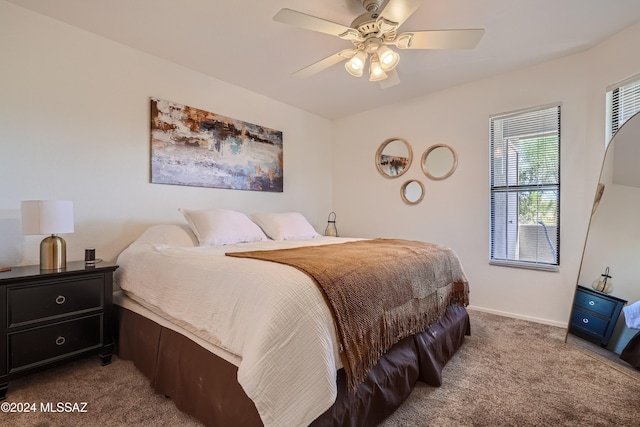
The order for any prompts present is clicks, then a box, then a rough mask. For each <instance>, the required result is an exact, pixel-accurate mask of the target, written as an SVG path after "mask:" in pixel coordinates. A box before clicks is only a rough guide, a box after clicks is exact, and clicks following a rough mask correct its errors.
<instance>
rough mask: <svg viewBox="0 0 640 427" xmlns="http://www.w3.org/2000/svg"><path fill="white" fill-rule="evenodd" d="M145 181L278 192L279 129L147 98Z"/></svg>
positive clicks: (280, 164) (280, 169)
mask: <svg viewBox="0 0 640 427" xmlns="http://www.w3.org/2000/svg"><path fill="white" fill-rule="evenodd" d="M151 182H152V183H158V184H175V185H188V186H194V187H214V188H230V189H235V190H255V191H272V192H282V191H283V185H282V184H283V175H282V132H281V131H277V130H273V129H269V128H266V127H264V126H259V125H255V124H251V123H247V122H243V121H240V120H236V119H231V118H228V117H224V116H221V115H219V114H214V113H210V112H208V111H204V110H199V109H197V108H193V107H189V106H187V105H181V104H177V103H175V102H170V101H165V100H162V99H158V98H151Z"/></svg>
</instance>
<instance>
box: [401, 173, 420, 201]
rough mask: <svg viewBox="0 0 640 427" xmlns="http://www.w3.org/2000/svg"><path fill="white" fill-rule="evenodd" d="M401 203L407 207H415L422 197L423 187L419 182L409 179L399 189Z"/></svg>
mask: <svg viewBox="0 0 640 427" xmlns="http://www.w3.org/2000/svg"><path fill="white" fill-rule="evenodd" d="M400 197H402V201H404V202H405V203H406V204H409V205H417V204H418V203H420V202H421V201H422V198H423V197H424V186H423V185H422V183H421V182H420V181H417V180H415V179H411V180H409V181H407V182H405V183H404V184H402V187H400Z"/></svg>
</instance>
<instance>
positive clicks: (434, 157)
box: [420, 144, 458, 180]
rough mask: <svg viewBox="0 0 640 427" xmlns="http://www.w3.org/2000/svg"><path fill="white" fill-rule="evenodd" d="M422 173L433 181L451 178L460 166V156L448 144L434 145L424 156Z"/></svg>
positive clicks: (421, 163)
mask: <svg viewBox="0 0 640 427" xmlns="http://www.w3.org/2000/svg"><path fill="white" fill-rule="evenodd" d="M420 165H421V166H422V171H423V172H424V174H425V175H427V176H428V177H429V178H431V179H435V180H439V179H445V178H448V177H450V176H451V174H453V172H454V171H455V170H456V167H457V166H458V155H457V154H456V152H455V151H454V150H453V148H451V147H449V146H448V145H446V144H437V145H432V146H431V147H429V148H427V151H425V152H424V153H423V154H422V160H421V162H420Z"/></svg>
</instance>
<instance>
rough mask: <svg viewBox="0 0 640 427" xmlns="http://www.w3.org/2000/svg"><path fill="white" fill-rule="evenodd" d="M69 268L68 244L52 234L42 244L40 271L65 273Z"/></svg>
mask: <svg viewBox="0 0 640 427" xmlns="http://www.w3.org/2000/svg"><path fill="white" fill-rule="evenodd" d="M66 268H67V243H66V242H65V241H64V239H63V238H62V237H60V236H56V235H55V234H52V235H51V236H49V237H47V238H45V239H44V240H43V241H42V242H41V243H40V270H47V271H63V270H65V269H66Z"/></svg>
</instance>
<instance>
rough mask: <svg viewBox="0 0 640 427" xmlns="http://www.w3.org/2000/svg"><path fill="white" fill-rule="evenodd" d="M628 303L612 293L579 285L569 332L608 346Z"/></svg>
mask: <svg viewBox="0 0 640 427" xmlns="http://www.w3.org/2000/svg"><path fill="white" fill-rule="evenodd" d="M626 303H627V301H625V300H623V299H620V298H617V297H614V296H612V295H609V294H605V293H603V292H599V291H595V290H593V289H589V288H585V287H583V286H578V287H577V289H576V297H575V299H574V301H573V310H572V312H571V321H570V323H569V332H571V333H572V334H574V335H577V336H579V337H582V338H585V339H587V340H589V341H593V342H595V343H597V344H600V345H601V346H602V347H606V346H607V344H609V340H610V339H611V334H613V329H614V328H615V327H616V322H617V321H618V317H619V316H620V312H621V311H622V307H623V306H624V305H625V304H626Z"/></svg>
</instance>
